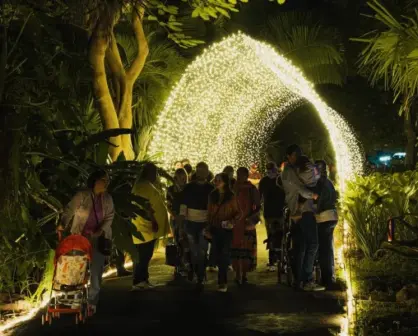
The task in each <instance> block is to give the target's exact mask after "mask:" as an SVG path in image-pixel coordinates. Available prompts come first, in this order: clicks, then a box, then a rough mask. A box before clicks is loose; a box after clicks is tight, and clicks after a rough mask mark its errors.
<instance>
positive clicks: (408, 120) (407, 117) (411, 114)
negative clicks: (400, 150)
mask: <svg viewBox="0 0 418 336" xmlns="http://www.w3.org/2000/svg"><path fill="white" fill-rule="evenodd" d="M414 105H415V102H413V104H412V105H411V108H410V109H409V110H408V111H406V112H405V114H404V127H405V134H406V139H407V144H406V158H405V165H406V168H407V169H411V170H414V169H415V164H416V155H417V152H416V141H417V132H416V125H415V124H416V116H415V114H416V112H415V109H414Z"/></svg>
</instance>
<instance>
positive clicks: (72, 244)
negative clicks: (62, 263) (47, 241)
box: [54, 234, 93, 264]
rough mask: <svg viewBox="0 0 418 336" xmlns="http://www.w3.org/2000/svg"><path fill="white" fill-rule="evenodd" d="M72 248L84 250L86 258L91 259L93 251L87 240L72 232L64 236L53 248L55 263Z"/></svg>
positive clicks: (72, 249)
mask: <svg viewBox="0 0 418 336" xmlns="http://www.w3.org/2000/svg"><path fill="white" fill-rule="evenodd" d="M74 250H75V251H80V252H84V253H85V254H86V256H87V258H88V259H89V260H91V258H92V254H93V251H92V247H91V244H90V242H89V240H88V239H87V238H86V237H84V236H82V235H78V234H74V235H71V236H68V237H67V238H64V239H63V240H62V241H61V242H60V243H59V244H58V246H57V249H56V250H55V260H54V261H55V264H56V263H57V261H58V258H59V257H60V256H62V255H64V254H67V253H68V252H70V251H74Z"/></svg>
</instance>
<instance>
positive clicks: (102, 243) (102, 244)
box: [91, 195, 112, 257]
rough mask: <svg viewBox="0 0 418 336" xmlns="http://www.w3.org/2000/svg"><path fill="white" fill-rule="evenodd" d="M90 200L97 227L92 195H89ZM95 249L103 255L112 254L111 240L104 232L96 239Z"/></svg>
mask: <svg viewBox="0 0 418 336" xmlns="http://www.w3.org/2000/svg"><path fill="white" fill-rule="evenodd" d="M91 201H92V203H93V211H94V218H96V224H97V226H98V227H99V219H98V218H97V212H96V207H95V206H94V198H93V195H91ZM97 250H98V251H99V252H100V253H101V254H103V255H104V256H105V257H109V256H110V255H111V254H112V240H111V239H107V238H106V236H105V233H104V232H103V233H102V234H101V235H100V236H99V238H98V239H97Z"/></svg>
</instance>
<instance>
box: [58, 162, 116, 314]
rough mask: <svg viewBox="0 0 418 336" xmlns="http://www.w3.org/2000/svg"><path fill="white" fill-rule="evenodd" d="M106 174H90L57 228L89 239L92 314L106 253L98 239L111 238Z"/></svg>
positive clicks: (101, 172)
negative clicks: (90, 246)
mask: <svg viewBox="0 0 418 336" xmlns="http://www.w3.org/2000/svg"><path fill="white" fill-rule="evenodd" d="M108 185H109V175H108V174H107V172H106V171H104V170H97V171H95V172H93V173H92V174H90V176H89V178H88V180H87V188H86V189H85V190H83V191H80V192H78V193H77V194H75V196H74V197H73V198H72V200H71V201H70V203H68V205H67V207H66V208H65V210H64V213H63V214H62V219H61V223H62V226H60V227H59V228H58V230H61V229H63V230H66V229H68V230H69V231H70V232H71V234H81V235H83V236H85V237H87V238H88V239H89V240H90V243H91V245H92V248H93V257H92V261H91V266H90V273H91V282H90V289H89V297H88V302H89V306H90V307H89V308H90V311H91V312H92V313H93V314H94V313H95V312H96V306H97V303H98V301H99V292H100V285H101V283H102V275H103V269H104V264H105V259H106V256H105V255H104V254H103V253H105V251H102V250H101V246H100V244H99V239H100V237H101V236H102V235H103V236H104V238H105V239H109V240H110V239H112V222H113V217H114V216H115V208H114V205H113V199H112V196H111V195H110V194H109V193H108V192H107V187H108Z"/></svg>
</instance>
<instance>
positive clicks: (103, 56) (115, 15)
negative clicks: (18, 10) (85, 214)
mask: <svg viewBox="0 0 418 336" xmlns="http://www.w3.org/2000/svg"><path fill="white" fill-rule="evenodd" d="M16 1H17V2H19V1H18V0H16ZM20 2H22V1H20ZM244 2H248V0H241V1H240V2H238V1H235V0H233V1H231V0H211V1H206V0H192V1H186V0H182V1H180V2H176V5H168V3H167V2H165V1H158V0H147V1H145V0H108V1H103V0H85V1H80V0H72V1H68V2H60V4H59V6H57V4H56V3H53V2H51V1H48V0H42V1H34V0H28V1H23V2H22V4H23V3H24V4H25V5H28V3H29V5H31V6H32V7H33V8H36V9H37V10H42V11H44V12H45V13H47V14H48V15H54V16H59V17H62V18H63V19H65V20H68V21H71V23H72V24H75V25H78V26H81V27H83V28H84V29H86V30H87V31H88V33H89V36H90V41H89V62H90V64H91V67H92V69H93V87H94V93H95V98H96V101H97V105H98V107H99V111H100V116H101V120H102V124H103V128H104V129H105V130H109V129H115V128H126V129H131V128H132V125H133V119H134V118H133V113H132V101H133V88H134V85H135V82H136V80H137V79H138V77H139V75H140V74H141V73H142V71H143V69H144V65H145V62H146V59H147V57H148V54H149V46H148V41H147V38H146V36H145V33H144V28H143V21H144V19H147V20H150V21H155V22H156V23H158V24H159V25H160V26H162V27H164V28H165V29H166V31H167V37H168V38H169V39H171V40H173V41H174V42H176V43H177V44H179V45H180V46H182V47H186V48H187V47H192V46H195V45H197V44H200V43H203V41H199V40H196V39H193V37H191V36H188V35H186V34H185V33H184V32H183V30H182V22H181V18H184V17H186V16H187V17H192V18H201V19H203V20H205V21H209V20H211V19H216V18H218V17H219V16H224V17H229V16H230V13H231V12H233V11H238V8H239V6H240V4H241V3H244ZM278 2H279V3H283V2H284V1H282V0H280V1H278ZM121 22H130V24H131V27H132V32H133V34H134V36H135V39H136V47H137V53H136V57H135V59H134V60H133V61H132V62H131V63H130V64H129V65H127V66H124V64H123V62H122V57H121V53H120V48H119V46H118V43H117V40H116V37H115V28H116V26H117V25H118V24H119V23H121ZM110 140H111V142H112V143H113V145H114V146H110V147H109V148H110V153H109V154H110V156H111V158H112V159H113V160H115V159H116V158H117V157H118V156H119V155H120V153H122V152H123V154H124V156H125V158H126V159H134V158H135V153H134V150H133V146H132V137H131V135H129V134H126V135H119V136H115V137H112V138H111V139H110Z"/></svg>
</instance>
